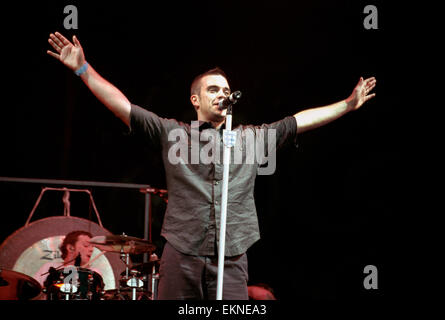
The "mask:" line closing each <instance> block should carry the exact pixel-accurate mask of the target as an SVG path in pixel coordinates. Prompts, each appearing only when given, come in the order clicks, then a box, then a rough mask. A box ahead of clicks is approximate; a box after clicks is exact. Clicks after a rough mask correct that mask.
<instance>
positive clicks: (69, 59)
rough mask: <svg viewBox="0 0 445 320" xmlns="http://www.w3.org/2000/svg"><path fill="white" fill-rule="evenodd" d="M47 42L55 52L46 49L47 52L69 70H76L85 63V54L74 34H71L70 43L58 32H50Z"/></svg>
mask: <svg viewBox="0 0 445 320" xmlns="http://www.w3.org/2000/svg"><path fill="white" fill-rule="evenodd" d="M48 42H49V44H50V45H51V46H52V47H53V48H54V50H56V52H57V53H55V52H52V51H50V50H48V51H47V53H48V54H49V55H50V56H52V57H54V58H56V59H57V60H59V61H61V62H62V63H63V64H64V65H66V66H67V67H68V68H70V69H71V70H73V71H74V70H77V69H79V68H80V67H81V66H82V65H83V64H84V63H85V55H84V53H83V49H82V46H81V45H80V42H79V40H77V38H76V36H73V43H71V42H70V41H69V40H68V39H67V38H65V37H64V36H63V35H62V34H60V33H59V32H56V33H55V34H52V33H51V34H50V36H49V39H48Z"/></svg>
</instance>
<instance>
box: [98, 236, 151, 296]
mask: <svg viewBox="0 0 445 320" xmlns="http://www.w3.org/2000/svg"><path fill="white" fill-rule="evenodd" d="M90 243H91V244H92V245H93V246H95V247H97V248H98V249H100V250H103V251H108V252H115V253H119V254H120V258H121V260H122V262H123V263H124V265H125V271H124V272H122V273H121V279H120V281H119V289H118V290H117V291H115V290H113V291H112V292H110V295H111V297H113V298H119V299H126V295H125V294H124V293H125V292H128V291H130V292H131V298H130V299H131V300H140V299H142V298H144V297H147V295H148V299H150V298H151V299H154V298H155V297H156V296H157V282H158V279H159V276H158V274H157V271H156V266H158V265H159V259H158V257H157V256H156V254H151V256H150V260H151V261H150V262H146V263H141V264H138V265H133V266H131V267H130V254H142V253H151V252H153V251H154V250H155V249H156V246H155V245H153V244H152V243H151V242H150V241H147V240H144V239H140V238H136V237H130V236H128V235H126V234H125V233H123V234H122V235H109V236H98V237H94V238H91V240H90ZM147 275H148V276H147ZM149 278H150V280H149ZM144 280H145V282H144ZM105 296H107V295H105Z"/></svg>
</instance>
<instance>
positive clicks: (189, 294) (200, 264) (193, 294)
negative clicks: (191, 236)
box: [158, 242, 249, 300]
mask: <svg viewBox="0 0 445 320" xmlns="http://www.w3.org/2000/svg"><path fill="white" fill-rule="evenodd" d="M217 273H218V257H217V256H192V255H187V254H184V253H181V252H179V251H178V250H176V249H175V248H173V246H171V245H170V244H169V243H168V242H167V243H166V244H165V246H164V251H163V253H162V257H161V265H160V269H159V286H158V299H160V300H216V286H217ZM247 281H248V273H247V255H246V254H245V253H244V254H242V255H240V256H236V257H230V258H227V257H226V258H225V259H224V278H223V297H222V298H223V299H224V300H248V298H249V296H248V293H247Z"/></svg>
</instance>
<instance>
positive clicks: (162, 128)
mask: <svg viewBox="0 0 445 320" xmlns="http://www.w3.org/2000/svg"><path fill="white" fill-rule="evenodd" d="M271 129H273V130H271ZM130 130H131V133H132V134H137V135H141V136H142V137H143V138H144V139H147V141H149V143H150V144H151V145H152V146H154V147H155V148H156V147H157V148H159V149H160V150H161V153H162V159H163V162H164V167H165V172H166V181H167V189H168V205H167V210H166V213H165V217H164V222H163V225H162V231H161V235H162V236H163V237H164V238H165V239H166V240H167V241H168V242H170V244H171V245H172V246H173V247H174V248H176V249H177V250H179V251H180V252H182V253H185V254H190V255H199V256H206V255H215V254H216V252H217V246H218V243H219V227H220V216H221V195H222V179H223V161H222V155H223V149H224V146H223V143H222V136H223V132H222V128H220V129H215V128H213V127H212V126H211V125H210V124H209V123H206V122H201V121H199V122H198V121H196V122H192V124H185V123H182V122H178V121H176V120H174V119H165V118H161V117H159V116H157V115H156V114H154V113H153V112H150V111H147V110H145V109H143V108H141V107H138V106H136V105H132V107H131V114H130ZM232 130H233V131H235V132H236V133H237V136H236V144H235V146H234V147H232V148H231V161H230V169H229V173H230V175H229V192H228V201H227V223H226V244H225V255H226V256H228V257H230V256H236V255H239V254H242V253H244V252H246V251H247V249H248V248H249V247H250V246H251V245H252V244H253V243H254V242H256V241H257V240H259V239H260V233H259V227H258V218H257V214H256V208H255V201H254V197H253V195H254V185H255V177H256V175H257V173H258V169H260V170H261V169H262V168H263V167H264V166H265V165H264V164H263V166H262V167H261V166H260V165H261V164H262V162H263V161H264V160H268V161H269V162H271V159H272V158H271V156H272V154H275V150H274V149H275V148H279V147H280V146H282V145H284V144H285V143H286V142H288V141H295V139H296V133H297V123H296V119H295V118H294V117H292V116H289V117H286V118H284V119H282V120H280V121H277V122H274V123H271V124H263V125H261V126H252V125H248V126H244V125H240V126H238V127H236V128H233V129H232ZM272 132H273V133H272ZM273 136H275V143H273V140H272V139H273ZM197 137H198V138H197ZM209 137H210V138H209ZM252 141H253V142H252ZM198 145H199V147H198ZM251 146H255V148H252V147H251ZM258 148H259V150H260V151H257V149H258ZM197 150H199V152H196V151H197ZM261 150H263V151H262V152H261ZM218 152H219V153H218ZM252 153H254V158H255V160H254V161H252V159H253V158H252ZM261 155H263V156H262V157H261ZM207 156H213V158H212V159H213V160H212V161H209V158H208V157H207ZM272 161H275V160H274V159H272ZM268 165H270V164H268Z"/></svg>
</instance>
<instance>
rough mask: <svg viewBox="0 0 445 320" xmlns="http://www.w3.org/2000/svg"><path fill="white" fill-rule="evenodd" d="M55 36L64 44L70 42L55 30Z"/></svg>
mask: <svg viewBox="0 0 445 320" xmlns="http://www.w3.org/2000/svg"><path fill="white" fill-rule="evenodd" d="M56 37H57V38H58V39H59V40H60V41H61V42H62V43H63V44H64V45H65V46H66V45H69V44H71V42H70V41H69V40H68V39H67V38H65V37H64V36H63V35H62V34H61V33H60V32H56Z"/></svg>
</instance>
